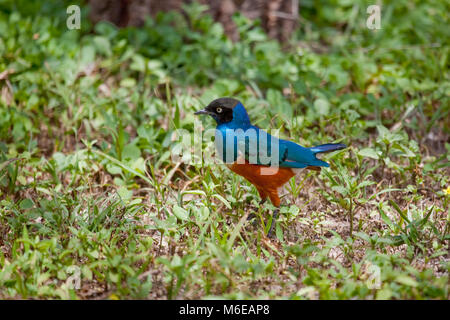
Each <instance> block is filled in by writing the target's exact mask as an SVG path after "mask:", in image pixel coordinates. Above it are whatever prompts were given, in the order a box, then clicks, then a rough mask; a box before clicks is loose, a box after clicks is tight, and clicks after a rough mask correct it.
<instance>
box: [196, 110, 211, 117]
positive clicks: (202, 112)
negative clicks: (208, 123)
mask: <svg viewBox="0 0 450 320" xmlns="http://www.w3.org/2000/svg"><path fill="white" fill-rule="evenodd" d="M194 114H195V115H197V116H198V115H199V114H211V112H209V111H208V110H206V109H203V110H200V111H197V112H196V113H194Z"/></svg>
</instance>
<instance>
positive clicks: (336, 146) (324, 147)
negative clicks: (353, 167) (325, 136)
mask: <svg viewBox="0 0 450 320" xmlns="http://www.w3.org/2000/svg"><path fill="white" fill-rule="evenodd" d="M345 148H347V146H346V145H345V144H343V143H327V144H321V145H320V146H315V147H312V148H309V150H311V151H312V152H313V153H314V154H316V153H324V152H331V151H336V150H341V149H345Z"/></svg>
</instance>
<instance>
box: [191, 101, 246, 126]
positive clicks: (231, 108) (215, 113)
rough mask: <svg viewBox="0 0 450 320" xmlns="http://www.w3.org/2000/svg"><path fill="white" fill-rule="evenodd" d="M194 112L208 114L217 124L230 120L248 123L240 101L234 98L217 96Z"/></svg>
mask: <svg viewBox="0 0 450 320" xmlns="http://www.w3.org/2000/svg"><path fill="white" fill-rule="evenodd" d="M195 114H196V115H199V114H208V115H210V116H211V117H213V118H214V120H216V122H217V124H223V123H228V122H232V121H234V122H236V123H238V122H245V123H247V122H248V123H249V119H248V115H247V111H246V110H245V108H244V106H243V105H242V103H241V102H240V101H239V100H236V99H234V98H219V99H216V100H213V101H212V102H211V103H210V104H208V105H207V106H206V108H205V109H203V110H200V111H197V112H196V113H195Z"/></svg>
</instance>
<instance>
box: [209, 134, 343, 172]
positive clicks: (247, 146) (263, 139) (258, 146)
mask: <svg viewBox="0 0 450 320" xmlns="http://www.w3.org/2000/svg"><path fill="white" fill-rule="evenodd" d="M217 129H218V131H217V132H216V148H217V151H218V152H219V155H220V157H221V158H222V160H223V161H224V162H227V163H230V162H234V161H236V159H237V158H238V156H239V154H242V155H244V157H245V159H246V160H247V161H249V162H250V163H257V164H260V165H273V166H279V167H287V168H305V167H308V166H319V167H329V166H330V165H329V164H328V163H327V162H325V161H322V160H319V159H317V158H316V154H317V153H323V152H330V151H334V150H340V149H343V148H345V147H346V146H345V145H344V144H324V145H320V146H316V147H312V148H305V147H302V146H301V145H298V144H296V143H294V142H291V141H287V140H283V139H278V138H276V137H274V136H272V135H270V134H268V133H267V132H265V131H264V130H262V129H260V128H258V127H256V126H249V127H248V128H246V129H245V130H244V129H241V128H230V127H226V126H219V127H218V128H217ZM227 130H231V132H232V133H233V135H230V131H228V135H227V134H226V131H227ZM227 137H228V139H230V138H232V140H229V141H230V143H229V144H227V143H226V142H227ZM219 140H221V142H219ZM231 141H233V142H232V143H231Z"/></svg>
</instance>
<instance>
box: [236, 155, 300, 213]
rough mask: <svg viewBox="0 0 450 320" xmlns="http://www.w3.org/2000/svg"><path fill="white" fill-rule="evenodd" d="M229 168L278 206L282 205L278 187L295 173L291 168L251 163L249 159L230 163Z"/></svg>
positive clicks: (262, 196)
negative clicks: (243, 161)
mask: <svg viewBox="0 0 450 320" xmlns="http://www.w3.org/2000/svg"><path fill="white" fill-rule="evenodd" d="M228 168H230V170H231V171H233V172H235V173H237V174H238V175H241V176H243V177H244V178H245V179H247V180H248V181H250V182H251V183H252V184H253V185H254V186H255V187H256V189H257V190H258V192H259V195H260V196H261V198H262V199H263V200H264V199H266V198H267V197H269V198H270V201H271V202H272V204H273V205H274V206H276V207H278V206H279V205H280V198H279V197H278V188H280V187H282V186H283V185H284V184H285V183H286V182H288V181H289V179H290V178H292V177H293V176H294V175H295V173H294V171H293V170H292V169H291V168H277V167H268V166H263V165H257V164H250V163H248V162H247V161H245V163H233V164H232V165H228Z"/></svg>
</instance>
